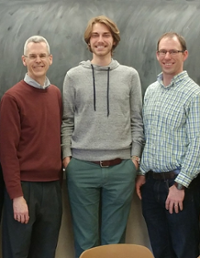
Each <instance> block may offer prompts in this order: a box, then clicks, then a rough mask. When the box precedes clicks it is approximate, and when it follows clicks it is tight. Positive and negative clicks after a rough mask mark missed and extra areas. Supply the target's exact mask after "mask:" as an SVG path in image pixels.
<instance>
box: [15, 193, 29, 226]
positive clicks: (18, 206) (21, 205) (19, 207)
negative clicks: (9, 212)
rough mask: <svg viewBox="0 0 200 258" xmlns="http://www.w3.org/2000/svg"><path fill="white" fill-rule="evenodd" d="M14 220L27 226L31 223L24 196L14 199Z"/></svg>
mask: <svg viewBox="0 0 200 258" xmlns="http://www.w3.org/2000/svg"><path fill="white" fill-rule="evenodd" d="M13 212H14V219H15V220H17V221H18V222H21V223H25V224H27V223H28V221H29V212H28V205H27V203H26V200H25V199H24V197H23V196H20V197H17V198H14V199H13Z"/></svg>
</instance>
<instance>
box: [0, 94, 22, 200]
mask: <svg viewBox="0 0 200 258" xmlns="http://www.w3.org/2000/svg"><path fill="white" fill-rule="evenodd" d="M19 140H20V110H19V107H18V105H17V102H16V101H15V98H14V97H13V96H10V95H9V94H5V95H4V96H3V98H2V100H1V105H0V146H1V148H0V160H1V164H2V168H3V174H4V180H5V184H6V188H7V190H8V193H9V195H10V198H12V199H13V198H16V197H19V196H23V193H22V188H21V181H20V166H19V160H18V157H17V146H18V144H19ZM10 189H12V191H10Z"/></svg>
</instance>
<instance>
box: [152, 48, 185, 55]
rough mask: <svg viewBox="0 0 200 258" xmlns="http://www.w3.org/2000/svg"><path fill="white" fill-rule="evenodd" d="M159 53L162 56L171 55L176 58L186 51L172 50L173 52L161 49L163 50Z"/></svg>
mask: <svg viewBox="0 0 200 258" xmlns="http://www.w3.org/2000/svg"><path fill="white" fill-rule="evenodd" d="M157 52H158V54H159V55H160V56H165V55H166V54H167V53H169V54H170V55H172V56H175V55H177V54H178V53H183V52H184V51H183V50H176V49H171V50H166V49H161V50H158V51H157Z"/></svg>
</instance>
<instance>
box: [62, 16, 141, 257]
mask: <svg viewBox="0 0 200 258" xmlns="http://www.w3.org/2000/svg"><path fill="white" fill-rule="evenodd" d="M84 37H85V42H86V43H87V45H88V48H89V49H90V51H91V52H92V60H91V61H85V62H81V63H80V65H79V66H78V67H75V68H73V69H71V70H70V71H68V72H67V74H66V77H65V80H64V85H63V101H64V114H63V123H62V147H63V165H64V167H65V168H66V176H67V188H68V191H69V199H70V204H71V210H72V219H73V228H74V236H75V250H76V257H77V258H78V257H79V255H80V254H81V253H82V252H83V251H84V250H85V249H88V248H90V247H93V246H96V245H98V244H111V243H121V242H124V240H125V229H126V224H127V219H128V215H129V210H130V205H131V200H132V195H133V190H134V186H135V177H136V174H137V169H138V163H139V157H140V154H141V149H142V144H143V124H142V117H141V109H142V94H141V85H140V79H139V75H138V73H137V71H136V70H135V69H133V68H131V67H127V66H122V65H120V64H119V63H118V62H117V61H115V60H113V59H112V54H113V50H114V49H115V48H116V46H117V45H118V43H119V41H120V36H119V30H118V28H117V26H116V24H115V23H114V22H113V21H111V20H110V19H108V18H107V17H105V16H98V17H95V18H92V19H91V20H90V21H89V23H88V26H87V28H86V31H85V35H84ZM131 157H132V158H131ZM100 197H101V201H100ZM99 208H100V209H99ZM99 212H101V215H100V217H99ZM100 218H101V221H100ZM99 224H100V229H99Z"/></svg>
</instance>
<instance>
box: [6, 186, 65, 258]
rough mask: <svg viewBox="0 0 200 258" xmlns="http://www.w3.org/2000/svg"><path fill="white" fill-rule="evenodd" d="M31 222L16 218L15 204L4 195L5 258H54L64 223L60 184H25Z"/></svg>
mask: <svg viewBox="0 0 200 258" xmlns="http://www.w3.org/2000/svg"><path fill="white" fill-rule="evenodd" d="M22 190H23V194H24V198H25V200H26V202H27V205H28V208H29V216H30V219H29V222H28V223H27V224H22V223H20V222H18V221H16V220H14V218H13V202H12V200H11V199H10V198H9V196H8V193H7V192H5V202H4V212H3V232H2V239H3V243H2V247H3V258H54V257H55V250H56V246H57V241H58V235H59V229H60V224H61V214H62V200H61V188H60V182H59V181H55V182H39V183H38V182H22Z"/></svg>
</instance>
